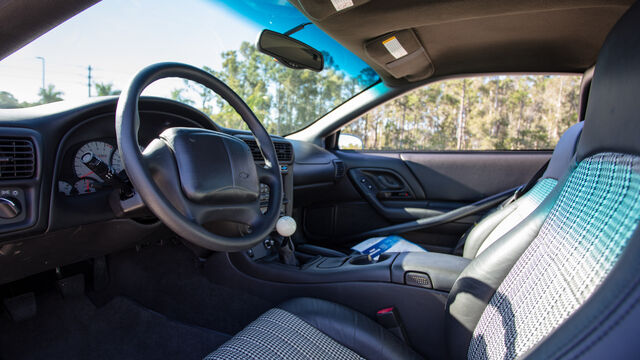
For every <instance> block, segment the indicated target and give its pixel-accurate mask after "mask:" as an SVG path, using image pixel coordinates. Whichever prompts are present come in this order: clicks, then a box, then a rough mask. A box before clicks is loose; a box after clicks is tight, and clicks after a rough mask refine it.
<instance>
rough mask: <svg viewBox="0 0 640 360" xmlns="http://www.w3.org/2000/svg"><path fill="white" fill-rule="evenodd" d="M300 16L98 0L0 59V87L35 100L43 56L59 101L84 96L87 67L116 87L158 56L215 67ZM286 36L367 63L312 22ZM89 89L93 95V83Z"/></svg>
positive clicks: (265, 0)
mask: <svg viewBox="0 0 640 360" xmlns="http://www.w3.org/2000/svg"><path fill="white" fill-rule="evenodd" d="M241 14H243V15H241ZM307 21H308V20H307V19H306V18H305V17H304V15H302V14H301V13H300V12H299V11H298V10H297V9H296V8H294V7H293V6H292V5H290V4H289V3H287V1H286V0H180V1H175V0H103V1H101V2H99V3H98V4H96V5H94V6H92V7H91V8H89V9H87V10H85V11H84V12H82V13H80V14H78V15H76V16H75V17H73V18H71V19H69V20H68V21H66V22H65V23H63V24H61V25H59V26H58V27H56V28H54V29H52V30H51V31H49V32H48V33H47V34H45V35H43V36H41V37H40V38H38V39H36V40H34V41H33V42H32V43H30V44H28V45H27V46H25V47H24V48H22V49H20V50H18V51H17V52H16V53H14V54H12V55H10V56H9V57H7V58H5V59H4V60H2V61H0V91H8V92H10V93H11V94H13V95H14V96H15V97H16V98H17V99H18V100H19V101H29V102H34V101H37V100H38V99H39V97H38V91H39V89H40V88H41V87H42V62H41V60H40V59H38V57H44V58H45V71H44V72H45V83H46V84H47V85H48V84H54V85H55V87H56V89H58V90H60V91H63V92H64V95H63V98H64V99H65V100H81V99H85V98H87V97H88V96H89V90H88V67H89V66H91V67H92V71H91V76H92V83H93V84H95V83H96V82H99V83H113V87H114V89H119V90H122V89H123V87H125V86H126V84H127V83H128V80H129V79H130V78H131V77H132V76H133V75H134V74H135V73H136V72H137V71H139V70H140V69H142V68H143V67H145V66H147V65H150V64H153V63H156V62H161V61H177V62H183V63H187V64H190V65H194V66H198V67H202V66H204V65H207V66H209V67H211V68H213V69H215V70H220V67H221V58H220V54H221V53H222V52H224V51H228V50H235V49H238V48H239V47H240V44H241V43H242V42H243V41H249V42H251V43H255V40H256V39H257V36H258V34H259V32H260V31H261V30H262V29H263V28H269V29H271V30H275V31H279V32H284V31H286V30H288V29H290V28H293V27H295V26H297V25H299V24H301V23H304V22H307ZM294 37H296V38H298V39H299V40H302V41H305V42H309V43H310V44H311V45H313V46H316V47H318V49H319V50H325V51H328V52H329V53H330V54H331V56H332V57H333V58H334V60H335V62H336V63H337V64H338V65H341V66H342V67H341V69H342V70H345V71H346V72H348V73H352V74H355V75H357V74H358V73H359V72H360V70H361V69H362V68H363V67H366V66H367V65H366V64H365V63H364V62H363V61H362V60H360V59H358V58H356V57H355V55H353V54H352V53H350V52H349V51H348V50H346V49H345V48H343V47H342V46H340V45H339V44H338V43H336V42H335V41H334V40H333V39H331V38H330V37H328V36H327V35H326V34H324V33H323V32H322V31H321V30H319V29H318V28H317V27H315V26H308V27H306V28H305V29H303V30H301V31H300V32H298V33H296V34H295V35H294ZM182 85H183V82H182V81H181V80H178V79H165V80H160V81H159V82H157V83H154V84H152V85H151V86H150V87H149V88H148V89H147V90H145V92H144V94H145V95H156V96H169V94H170V92H171V90H173V89H174V88H178V87H183V86H182ZM91 91H92V94H93V95H95V87H94V86H93V85H92V86H91Z"/></svg>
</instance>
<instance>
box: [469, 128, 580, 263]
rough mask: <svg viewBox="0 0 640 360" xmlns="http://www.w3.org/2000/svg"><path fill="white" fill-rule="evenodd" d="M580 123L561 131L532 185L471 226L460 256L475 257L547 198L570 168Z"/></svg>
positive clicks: (578, 135)
mask: <svg viewBox="0 0 640 360" xmlns="http://www.w3.org/2000/svg"><path fill="white" fill-rule="evenodd" d="M583 125H584V123H582V122H579V123H577V124H575V125H573V126H571V127H570V128H569V129H568V130H567V131H565V133H564V134H562V136H561V137H560V140H558V144H557V145H556V148H555V149H554V150H553V154H552V155H551V159H550V160H549V165H548V166H547V169H546V170H545V172H544V174H542V176H541V177H540V179H539V180H538V182H537V183H536V184H535V186H533V187H532V188H531V189H530V190H529V191H527V192H526V193H525V194H524V195H522V196H521V197H520V198H518V199H517V200H515V201H514V202H512V203H510V204H508V205H506V206H504V207H502V208H499V209H498V210H496V211H494V212H493V213H491V214H490V215H488V216H487V217H485V218H484V219H482V221H480V222H479V223H478V224H477V225H476V226H474V227H473V229H472V230H471V231H470V232H469V234H468V235H467V237H466V241H465V245H464V251H463V255H462V256H464V257H465V258H467V259H473V258H475V257H476V256H478V255H479V254H480V253H482V252H483V251H484V250H486V249H487V248H488V247H489V246H490V245H491V244H493V243H494V242H495V241H496V240H498V239H499V238H501V237H502V236H503V235H504V234H506V233H508V232H509V231H510V230H511V229H513V228H514V227H516V225H518V224H519V223H520V222H521V221H522V220H523V219H524V218H526V217H527V216H529V215H530V214H531V213H532V212H533V211H534V210H535V209H536V208H537V207H538V205H540V203H542V201H544V199H546V198H547V196H548V195H549V193H551V190H553V189H554V188H555V186H556V184H557V183H558V179H560V178H561V177H562V176H563V175H564V173H565V172H566V171H567V170H568V169H569V165H570V164H571V159H572V158H573V154H574V153H575V150H576V144H577V143H578V139H579V138H580V133H581V132H582V126H583Z"/></svg>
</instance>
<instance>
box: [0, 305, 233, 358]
mask: <svg viewBox="0 0 640 360" xmlns="http://www.w3.org/2000/svg"><path fill="white" fill-rule="evenodd" d="M37 302H38V314H37V316H36V317H35V318H32V319H29V320H26V321H22V322H18V323H13V322H10V321H9V320H7V319H6V318H2V319H1V320H0V334H2V335H1V336H0V358H2V359H202V358H203V357H204V356H206V355H207V354H208V353H209V352H211V351H213V350H214V349H216V348H217V347H218V346H219V345H220V344H222V343H223V342H225V341H226V340H227V339H229V337H230V336H229V335H227V334H223V333H220V332H216V331H213V330H210V329H206V328H203V327H199V326H189V325H185V324H183V323H180V322H177V321H174V320H171V319H169V318H167V317H165V316H164V315H161V314H159V313H156V312H154V311H151V310H149V309H147V308H144V307H142V306H140V305H139V304H137V303H135V302H134V301H132V300H130V299H127V298H123V297H116V298H114V299H113V300H111V301H110V302H109V303H107V304H106V305H105V306H103V307H100V308H96V307H95V306H94V305H93V304H92V303H91V302H90V301H89V300H88V299H87V298H86V297H84V296H78V297H74V298H67V299H63V298H62V297H61V296H60V295H59V294H57V293H49V294H45V295H41V296H39V297H37Z"/></svg>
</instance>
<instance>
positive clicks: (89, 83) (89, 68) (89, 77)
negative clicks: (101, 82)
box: [87, 65, 91, 97]
mask: <svg viewBox="0 0 640 360" xmlns="http://www.w3.org/2000/svg"><path fill="white" fill-rule="evenodd" d="M87 70H89V74H88V75H87V87H88V88H89V97H91V65H89V67H88V68H87Z"/></svg>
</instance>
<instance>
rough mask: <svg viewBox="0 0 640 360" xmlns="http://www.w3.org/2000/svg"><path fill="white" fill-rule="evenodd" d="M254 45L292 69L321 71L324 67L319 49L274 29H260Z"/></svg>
mask: <svg viewBox="0 0 640 360" xmlns="http://www.w3.org/2000/svg"><path fill="white" fill-rule="evenodd" d="M256 47H257V48H258V50H259V51H260V52H262V53H264V54H267V55H269V56H271V57H273V58H275V59H276V60H278V62H280V63H281V64H282V65H284V66H287V67H290V68H292V69H309V70H313V71H322V69H323V68H324V57H323V56H322V53H321V52H320V51H318V50H316V49H314V48H312V47H311V46H309V45H307V44H305V43H303V42H301V41H298V40H296V39H294V38H292V37H290V36H287V35H284V34H280V33H277V32H275V31H271V30H262V32H261V33H260V36H259V37H258V43H257V44H256Z"/></svg>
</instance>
